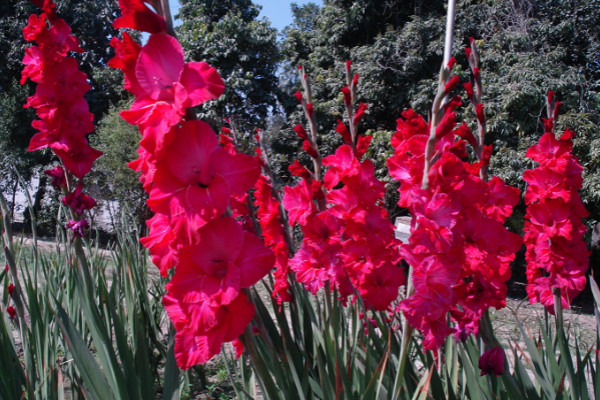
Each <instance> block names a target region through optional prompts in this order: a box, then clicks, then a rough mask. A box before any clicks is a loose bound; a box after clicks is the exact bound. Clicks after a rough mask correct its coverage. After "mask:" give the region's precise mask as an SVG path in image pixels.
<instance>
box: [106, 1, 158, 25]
mask: <svg viewBox="0 0 600 400" xmlns="http://www.w3.org/2000/svg"><path fill="white" fill-rule="evenodd" d="M145 3H149V4H151V5H152V6H153V7H154V8H155V9H156V6H157V2H156V1H145V0H119V7H120V8H121V13H122V14H123V15H122V16H120V17H118V18H117V19H115V21H114V22H113V26H114V27H115V28H117V29H118V28H131V29H135V30H138V31H142V32H148V33H160V32H164V31H166V30H167V23H166V22H165V19H164V18H163V17H162V16H160V15H158V14H157V13H155V12H154V11H152V10H151V9H150V8H148V6H147V5H146V4H145Z"/></svg>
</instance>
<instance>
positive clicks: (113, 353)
mask: <svg viewBox="0 0 600 400" xmlns="http://www.w3.org/2000/svg"><path fill="white" fill-rule="evenodd" d="M0 205H1V206H2V214H3V216H4V221H3V226H2V227H3V228H7V227H9V226H10V218H8V215H7V213H5V210H6V205H5V202H4V199H3V198H2V197H1V196H0ZM69 218H72V216H70V217H69ZM61 223H64V221H61ZM34 225H35V224H34ZM121 226H122V230H121V231H120V233H119V237H118V240H117V242H116V243H115V245H114V247H113V248H112V249H111V250H110V251H106V250H101V249H99V248H98V247H97V245H96V246H95V247H90V244H89V242H87V241H85V243H84V242H83V241H82V240H80V239H75V240H72V238H70V237H68V236H69V234H68V233H67V232H66V231H65V230H64V229H63V228H61V227H59V228H58V231H57V233H58V237H57V240H56V243H55V245H56V247H55V248H52V249H49V250H48V249H45V250H42V247H41V244H40V243H38V242H37V241H36V237H35V236H34V237H33V240H32V242H31V243H30V244H28V245H23V243H22V242H21V245H18V244H19V243H18V242H17V243H15V240H14V239H15V238H14V237H13V236H12V234H11V232H10V229H8V228H7V229H6V230H3V235H2V244H3V247H4V249H5V251H4V257H5V261H6V262H7V264H8V265H9V267H10V268H9V270H10V272H9V273H8V274H7V273H6V272H5V271H4V270H3V271H2V273H0V285H2V289H3V293H4V297H3V299H2V310H3V311H2V315H1V316H0V319H1V321H0V353H1V354H3V355H5V356H6V357H4V356H3V362H2V363H0V372H1V376H2V377H1V378H0V382H5V383H7V384H2V385H0V399H7V400H9V399H10V400H12V399H16V398H29V399H36V398H39V399H50V400H52V399H57V400H58V399H63V398H64V397H65V395H66V394H67V393H70V394H71V398H78V399H81V398H94V399H111V400H112V399H127V400H130V399H140V400H141V399H144V400H147V399H153V398H156V395H157V393H160V392H162V393H163V395H164V398H165V399H170V400H176V399H178V398H179V393H180V392H181V390H180V388H181V385H182V384H183V380H182V377H181V374H180V373H179V370H178V369H177V367H176V365H175V364H174V362H173V357H172V354H171V355H170V356H169V357H167V355H168V352H169V351H170V352H171V353H172V351H173V349H172V346H171V347H170V349H169V348H168V347H167V344H168V342H169V340H168V338H169V337H170V338H171V345H172V336H173V335H172V334H169V335H167V331H166V330H167V327H166V326H165V325H164V319H165V318H166V317H165V312H164V309H163V307H162V304H161V297H162V295H163V292H164V288H163V286H164V281H162V280H161V279H160V278H158V277H157V276H156V274H153V273H151V272H150V271H149V270H148V268H149V266H148V264H147V261H148V256H147V254H146V253H145V251H144V250H143V248H142V247H141V246H140V244H139V236H137V235H136V234H135V233H134V232H135V230H134V229H132V228H131V225H129V223H128V222H127V221H123V223H122V224H121ZM34 233H35V231H34ZM21 240H22V239H21ZM84 247H85V248H84ZM9 282H11V283H14V284H15V289H14V291H13V294H12V295H11V296H10V297H9V296H8V295H7V285H8V283H9ZM8 304H11V305H14V306H15V308H16V309H17V317H16V318H15V319H14V321H10V320H9V319H8V317H7V314H6V312H4V309H5V307H6V306H7V305H8ZM15 337H18V338H19V341H20V346H19V347H17V345H16V343H17V342H16V341H15Z"/></svg>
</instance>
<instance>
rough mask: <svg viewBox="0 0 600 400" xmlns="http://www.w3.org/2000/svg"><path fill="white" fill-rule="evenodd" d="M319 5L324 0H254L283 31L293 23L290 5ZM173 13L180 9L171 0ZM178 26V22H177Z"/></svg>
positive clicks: (173, 0)
mask: <svg viewBox="0 0 600 400" xmlns="http://www.w3.org/2000/svg"><path fill="white" fill-rule="evenodd" d="M309 2H312V3H317V4H319V5H322V4H323V1H322V0H312V1H311V0H254V3H255V4H260V5H261V6H262V11H261V12H260V17H261V18H262V17H266V18H268V19H269V20H270V21H271V26H273V27H274V28H277V30H278V31H281V30H282V29H283V28H284V27H286V26H287V25H289V24H291V23H292V12H291V11H290V4H292V3H296V4H298V5H302V4H306V3H309ZM170 5H171V13H172V14H173V16H175V15H176V14H177V10H178V9H179V1H178V0H170ZM175 23H176V24H177V22H175Z"/></svg>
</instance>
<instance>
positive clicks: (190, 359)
mask: <svg viewBox="0 0 600 400" xmlns="http://www.w3.org/2000/svg"><path fill="white" fill-rule="evenodd" d="M163 305H164V307H165V309H166V310H167V314H168V315H169V318H170V319H171V321H173V324H174V325H175V328H176V329H177V334H176V335H175V359H176V360H177V365H178V366H179V367H180V368H182V369H184V370H186V369H189V368H190V367H192V366H194V365H197V364H202V363H205V362H206V361H208V360H209V359H210V358H212V357H213V356H214V355H215V354H218V353H219V352H220V351H221V346H222V344H223V343H224V342H230V341H233V340H235V339H237V337H238V336H240V335H241V334H242V333H243V332H244V329H245V328H246V326H247V325H248V324H249V323H250V321H251V320H252V318H253V317H254V307H253V306H252V304H251V303H250V302H249V301H248V298H247V297H246V295H245V294H244V293H240V294H239V295H238V296H237V297H236V298H235V299H234V300H233V301H232V302H231V303H229V304H227V305H224V306H217V307H213V306H210V305H209V304H208V303H204V304H202V305H201V306H200V307H199V309H198V310H197V315H196V318H197V319H199V320H200V321H201V323H200V324H199V326H194V325H193V323H192V322H191V321H190V319H189V317H188V315H187V314H186V313H185V312H184V311H183V310H182V308H181V306H180V303H179V302H178V300H177V299H176V298H174V297H172V296H170V295H169V294H168V293H167V294H166V295H165V296H164V297H163Z"/></svg>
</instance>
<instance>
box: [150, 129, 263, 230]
mask: <svg viewBox="0 0 600 400" xmlns="http://www.w3.org/2000/svg"><path fill="white" fill-rule="evenodd" d="M174 136H175V137H174V139H173V143H172V144H171V145H170V146H169V151H168V152H167V153H166V154H165V156H164V158H163V159H162V160H160V162H158V163H157V165H156V172H155V175H154V184H153V185H152V189H151V190H150V198H149V199H148V206H150V208H151V209H152V210H153V211H155V212H159V213H162V214H165V215H168V216H169V217H175V216H179V215H186V216H187V217H188V218H189V219H190V224H189V226H187V227H182V228H186V229H188V231H189V232H192V231H193V230H194V229H195V228H199V227H200V226H202V225H204V224H205V223H206V222H208V221H209V220H211V219H212V218H216V217H218V216H220V215H221V214H223V213H224V212H225V211H226V210H227V207H228V205H229V197H230V196H236V195H241V194H243V193H245V192H246V191H247V190H248V189H250V188H251V187H252V185H253V184H254V182H256V179H258V176H259V174H260V166H259V165H258V163H257V162H256V161H255V160H254V158H253V157H251V156H248V155H245V154H236V155H231V154H229V153H228V152H227V150H225V149H224V148H222V147H220V146H218V145H217V135H216V134H215V133H214V132H213V131H212V130H211V129H210V127H209V126H208V124H206V123H205V122H201V121H187V122H185V123H184V124H183V125H182V127H181V128H176V129H175V135H174Z"/></svg>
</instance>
